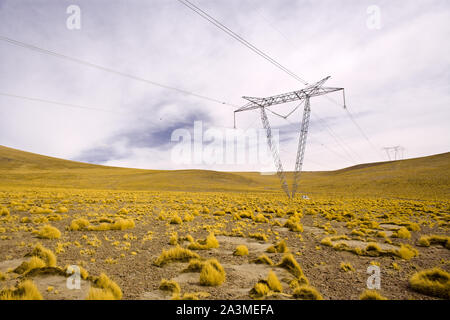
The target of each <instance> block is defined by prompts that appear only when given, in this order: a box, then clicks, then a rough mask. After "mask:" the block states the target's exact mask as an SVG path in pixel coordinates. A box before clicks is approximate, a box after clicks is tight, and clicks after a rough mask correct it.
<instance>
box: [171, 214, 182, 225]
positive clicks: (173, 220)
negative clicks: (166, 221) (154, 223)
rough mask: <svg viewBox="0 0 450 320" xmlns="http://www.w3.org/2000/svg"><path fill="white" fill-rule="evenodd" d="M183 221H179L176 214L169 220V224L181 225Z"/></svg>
mask: <svg viewBox="0 0 450 320" xmlns="http://www.w3.org/2000/svg"><path fill="white" fill-rule="evenodd" d="M182 223H183V220H181V218H180V216H179V215H178V214H175V215H174V216H173V217H172V219H170V224H182Z"/></svg>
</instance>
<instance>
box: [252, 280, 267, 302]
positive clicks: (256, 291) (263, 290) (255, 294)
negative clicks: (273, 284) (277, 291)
mask: <svg viewBox="0 0 450 320" xmlns="http://www.w3.org/2000/svg"><path fill="white" fill-rule="evenodd" d="M269 291H270V288H269V286H268V285H267V283H266V282H265V281H259V282H257V283H256V284H255V286H254V287H253V288H252V290H250V297H252V298H254V299H258V298H262V297H264V296H266V295H267V294H268V293H269Z"/></svg>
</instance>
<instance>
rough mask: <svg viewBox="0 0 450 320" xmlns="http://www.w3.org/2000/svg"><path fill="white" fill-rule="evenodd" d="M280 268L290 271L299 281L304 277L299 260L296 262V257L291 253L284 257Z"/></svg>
mask: <svg viewBox="0 0 450 320" xmlns="http://www.w3.org/2000/svg"><path fill="white" fill-rule="evenodd" d="M278 266H279V267H281V268H285V269H286V270H288V271H289V272H290V273H291V274H293V275H294V276H295V277H296V278H297V279H300V278H302V277H304V275H303V270H302V268H301V267H300V265H299V264H298V262H297V260H295V258H294V256H293V255H292V254H291V253H288V254H286V255H284V257H283V258H282V259H281V262H280V263H279V264H278Z"/></svg>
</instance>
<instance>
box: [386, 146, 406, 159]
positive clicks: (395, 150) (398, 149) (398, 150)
mask: <svg viewBox="0 0 450 320" xmlns="http://www.w3.org/2000/svg"><path fill="white" fill-rule="evenodd" d="M383 150H385V151H386V154H387V156H388V159H389V161H391V151H392V154H393V156H394V157H393V158H394V160H401V159H403V156H404V152H405V150H406V149H405V148H404V147H402V146H394V147H384V148H383Z"/></svg>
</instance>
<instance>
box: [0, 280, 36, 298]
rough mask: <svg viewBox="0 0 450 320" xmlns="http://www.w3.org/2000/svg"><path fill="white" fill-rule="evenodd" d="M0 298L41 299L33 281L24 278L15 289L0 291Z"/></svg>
mask: <svg viewBox="0 0 450 320" xmlns="http://www.w3.org/2000/svg"><path fill="white" fill-rule="evenodd" d="M0 300H43V298H42V295H41V293H40V292H39V290H38V288H37V287H36V285H35V284H34V283H33V281H31V280H25V281H24V282H22V283H20V284H19V286H18V287H17V289H5V290H2V291H0Z"/></svg>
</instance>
